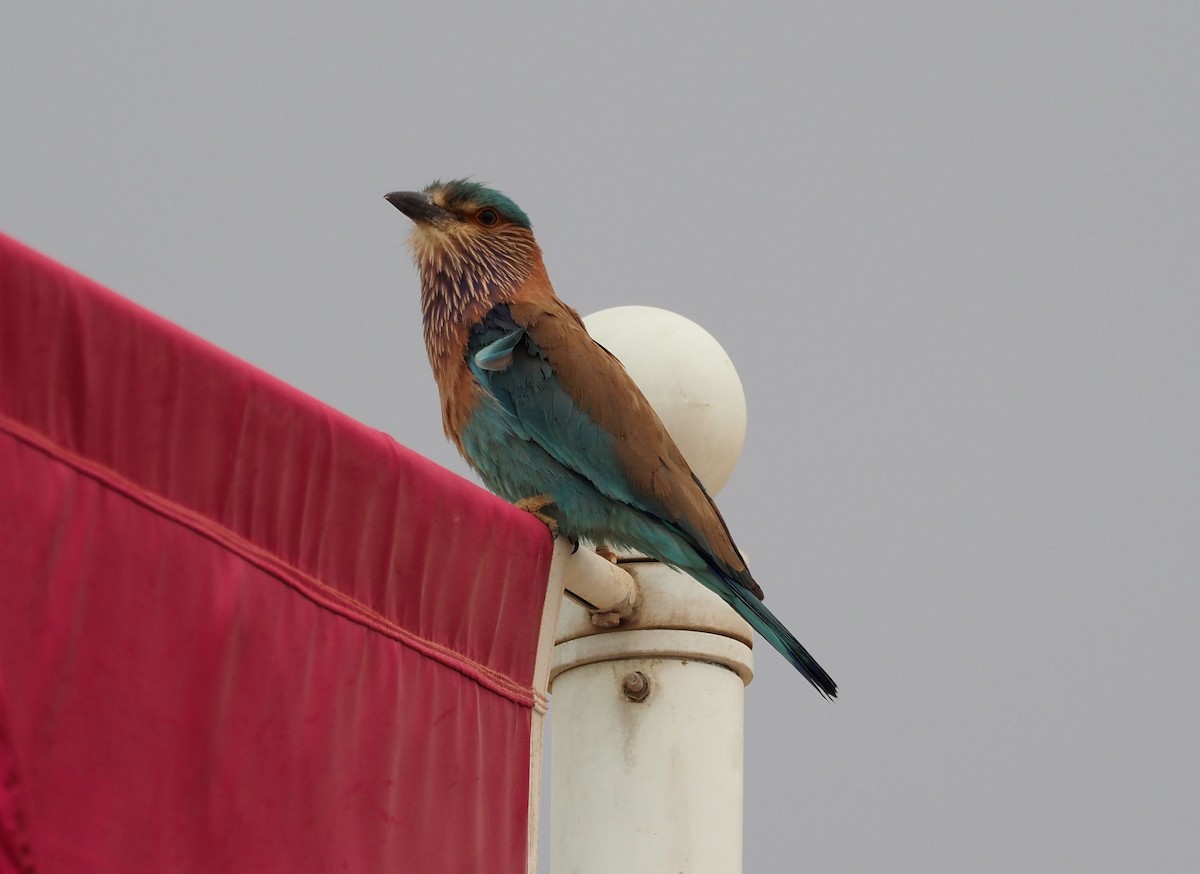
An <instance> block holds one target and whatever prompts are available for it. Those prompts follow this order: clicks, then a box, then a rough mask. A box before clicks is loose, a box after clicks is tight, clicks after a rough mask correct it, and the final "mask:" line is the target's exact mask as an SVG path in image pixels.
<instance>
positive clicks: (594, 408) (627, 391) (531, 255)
mask: <svg viewBox="0 0 1200 874" xmlns="http://www.w3.org/2000/svg"><path fill="white" fill-rule="evenodd" d="M386 198H387V200H388V201H389V202H390V203H391V204H392V205H393V206H395V207H396V208H397V209H398V210H400V211H401V212H402V213H404V214H405V215H406V216H408V217H409V218H410V219H412V221H413V225H414V227H413V231H412V235H411V237H410V240H409V242H410V245H411V247H412V252H413V258H414V260H415V262H416V266H417V270H418V271H419V272H420V275H421V316H422V322H423V328H424V337H425V348H426V351H427V352H428V355H429V361H430V363H431V364H432V365H433V374H434V378H435V379H436V381H437V385H438V391H439V394H440V396H441V405H442V424H443V426H444V428H445V431H446V435H447V436H448V437H449V438H450V439H451V440H452V441H454V443H455V445H456V446H457V447H458V450H459V452H461V453H462V455H463V457H464V458H465V459H466V460H467V462H468V463H469V464H470V465H471V467H473V468H474V469H475V470H476V471H477V472H478V473H479V476H480V477H481V478H482V480H483V482H484V483H485V484H486V485H487V486H488V488H490V489H491V490H492V491H494V492H495V493H496V494H498V495H500V496H501V497H502V498H504V499H505V500H508V501H510V502H512V503H515V504H516V505H517V506H519V507H521V508H522V509H525V510H528V511H530V512H533V513H534V514H535V515H537V516H538V517H539V518H540V519H542V520H543V521H544V522H546V523H547V524H548V525H549V526H550V528H551V530H552V531H556V532H557V533H559V534H561V535H563V536H565V537H568V538H570V539H571V540H572V541H573V542H575V543H576V544H578V543H579V541H580V540H588V541H590V542H592V543H594V544H596V545H598V546H599V545H603V546H607V547H615V548H621V547H625V548H630V549H634V550H636V551H638V552H640V553H642V554H644V555H646V556H649V557H650V558H653V559H656V560H658V561H660V562H662V563H663V564H666V565H669V566H671V567H674V568H678V569H680V570H682V571H684V572H685V573H687V574H689V575H690V576H692V577H693V578H694V579H696V580H698V581H699V582H700V583H702V584H703V585H704V586H706V587H708V588H709V589H711V590H712V591H713V592H715V593H716V594H717V595H719V596H720V597H721V598H722V599H723V600H724V601H725V602H726V603H727V604H729V605H730V606H731V607H732V608H733V609H734V610H736V611H737V612H738V614H739V615H741V616H742V618H744V619H745V620H746V621H747V622H749V623H750V625H751V626H752V627H753V628H754V630H755V631H757V632H758V633H759V634H760V635H762V637H763V638H765V639H766V640H767V641H768V642H769V643H770V644H771V645H772V646H773V647H775V649H777V650H779V652H780V653H782V654H783V656H784V658H786V659H787V660H788V661H789V662H790V663H791V664H792V665H794V666H795V667H796V669H797V670H799V671H800V673H801V674H803V675H804V677H805V679H807V680H808V682H810V683H811V684H812V685H813V686H815V687H816V688H817V689H818V690H819V691H820V692H822V693H823V694H824V695H826V696H828V697H831V698H832V697H834V696H835V695H836V694H837V685H836V684H835V683H834V681H833V679H832V678H831V677H830V676H829V674H827V673H826V672H825V670H824V669H823V668H822V667H821V666H820V665H819V664H817V662H816V659H814V658H813V657H812V656H811V655H809V654H808V651H807V650H806V649H805V648H804V647H803V646H801V644H800V642H799V641H798V640H796V638H795V637H794V636H793V635H792V633H791V632H790V631H788V630H787V628H785V627H784V625H783V623H782V622H780V621H779V620H778V619H777V618H776V617H775V615H774V614H773V613H771V611H770V610H768V609H767V608H766V606H765V605H764V604H763V601H762V597H763V592H762V589H761V588H760V587H759V585H758V583H756V582H755V581H754V578H753V577H752V576H751V575H750V571H749V570H748V569H747V567H746V563H745V561H744V560H743V558H742V555H741V553H740V552H739V551H738V548H737V546H735V545H734V542H733V538H732V537H731V536H730V534H729V529H728V527H726V525H725V521H724V519H722V518H721V514H720V512H719V511H718V510H717V507H716V505H715V504H714V503H713V501H712V499H711V498H710V497H709V495H708V493H707V492H706V491H705V489H704V486H703V484H702V483H701V482H700V481H699V480H698V479H697V478H696V477H695V475H694V474H693V473H692V471H691V468H689V467H688V463H687V461H685V460H684V458H683V455H682V453H680V451H679V449H678V447H677V446H676V445H675V442H674V441H673V440H672V439H671V437H670V435H669V434H668V433H667V429H666V428H665V427H664V426H663V423H662V422H661V421H660V420H659V418H658V416H657V415H656V414H655V412H654V410H653V409H651V407H650V404H649V403H648V402H647V401H646V399H645V397H644V396H643V395H642V393H641V391H639V390H638V387H637V386H636V385H635V384H634V382H633V380H632V379H631V378H630V377H629V375H628V374H627V373H626V372H625V369H624V368H623V367H622V366H621V363H620V362H619V361H618V360H617V359H616V358H615V357H614V356H613V355H612V354H610V353H609V352H608V350H606V349H605V348H604V347H603V346H601V345H600V344H599V343H597V342H596V341H595V340H593V339H592V338H591V337H590V336H589V335H588V332H587V329H586V328H585V327H584V325H583V321H582V320H581V319H580V317H579V314H578V313H576V312H575V310H573V309H571V307H569V306H567V305H566V304H565V303H563V302H562V301H561V300H559V298H558V296H557V295H556V294H555V293H554V288H553V286H551V284H550V278H549V276H548V275H547V273H546V268H545V266H544V264H543V263H542V253H541V249H540V248H539V247H538V244H537V242H536V241H535V240H534V236H533V231H532V228H531V225H530V222H529V217H528V216H526V215H525V213H524V212H522V211H521V209H520V207H518V206H517V205H516V204H515V203H513V201H512V200H510V199H509V198H508V197H506V196H504V195H503V194H501V193H500V192H498V191H495V190H494V189H491V188H488V187H485V186H484V185H481V184H479V183H477V182H472V181H469V180H463V179H459V180H453V181H450V182H434V183H433V184H432V185H430V186H428V187H427V188H425V189H424V190H423V191H420V192H413V191H397V192H393V193H391V194H388V195H386Z"/></svg>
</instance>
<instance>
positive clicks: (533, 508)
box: [516, 495, 579, 555]
mask: <svg viewBox="0 0 1200 874" xmlns="http://www.w3.org/2000/svg"><path fill="white" fill-rule="evenodd" d="M553 504H554V498H552V497H550V496H549V495H533V496H532V497H529V498H522V499H521V500H519V501H517V503H516V508H517V509H518V510H524V511H525V512H526V513H528V514H529V515H530V516H532V517H533V518H535V519H537V520H538V521H540V522H541V523H542V524H543V525H545V526H546V527H547V528H549V529H550V536H551V537H553V538H556V539H557V538H558V537H559V530H558V520H557V519H555V518H554V517H553V516H551V515H550V514H548V513H543V512H542V510H544V509H545V508H546V507H549V506H552V505H553ZM569 539H570V538H568V540H569ZM570 542H571V554H572V555H574V554H575V551H576V550H577V549H579V541H578V540H571V541H570Z"/></svg>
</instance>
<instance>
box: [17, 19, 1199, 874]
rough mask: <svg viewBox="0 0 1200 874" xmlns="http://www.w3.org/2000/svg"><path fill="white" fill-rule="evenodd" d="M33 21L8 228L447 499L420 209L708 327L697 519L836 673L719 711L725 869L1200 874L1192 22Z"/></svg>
mask: <svg viewBox="0 0 1200 874" xmlns="http://www.w3.org/2000/svg"><path fill="white" fill-rule="evenodd" d="M582 7H583V4H567V3H544V4H541V8H534V7H526V6H521V7H518V8H513V7H511V6H510V5H508V4H504V5H503V6H502V5H500V4H496V5H494V6H485V5H483V4H479V5H476V6H474V7H473V8H470V9H468V8H467V7H462V8H457V7H452V6H451V4H445V3H443V4H429V5H422V6H416V5H413V4H405V3H396V2H393V3H375V4H368V5H365V6H360V7H356V8H350V7H348V6H346V5H343V4H336V5H335V4H327V3H293V4H282V3H278V4H268V3H244V2H239V3H215V2H214V3H200V4H165V3H159V2H143V3H121V2H114V3H90V2H89V3H83V2H55V3H21V4H8V5H7V6H6V7H5V9H4V12H3V13H2V15H0V83H2V84H0V230H3V231H5V232H7V233H9V234H11V235H13V236H16V237H18V238H19V239H22V240H23V241H25V242H26V243H29V244H30V245H33V246H34V247H36V248H39V249H41V250H43V251H45V252H46V253H48V254H50V255H51V256H53V257H55V258H57V259H59V260H61V261H64V262H65V263H67V264H69V265H71V266H73V267H75V268H76V269H78V270H80V271H82V272H84V273H86V274H88V275H90V276H92V277H93V278H95V279H98V280H100V281H101V282H103V283H105V284H107V285H108V286H110V287H112V288H113V289H115V290H117V291H119V292H121V293H122V294H124V295H126V296H128V297H130V298H132V299H134V300H136V301H138V302H140V303H142V304H144V305H146V306H148V307H150V308H151V309H153V310H155V311H157V312H159V313H161V314H163V315H164V316H166V317H168V318H170V319H172V320H174V321H176V322H178V323H180V324H181V325H183V326H185V327H186V328H188V329H190V330H191V331H193V332H195V333H197V334H199V335H201V336H203V337H205V338H207V339H209V340H211V341H213V342H215V343H217V344H218V345H220V346H223V347H225V348H226V349H228V350H230V351H232V352H233V353H235V354H237V355H239V356H241V357H243V358H245V359H248V360H249V361H251V362H252V363H254V364H256V365H258V366H260V367H262V368H264V369H265V370H267V371H270V372H271V373H274V374H276V375H277V376H279V377H281V378H283V379H284V380H286V381H288V382H290V383H292V384H294V385H296V386H298V387H299V388H301V389H302V390H304V391H306V392H308V393H310V394H313V395H315V396H316V397H318V398H320V399H322V400H324V401H326V402H328V403H330V404H332V405H333V406H335V407H337V408H338V409H340V410H342V411H344V412H346V413H348V414H349V415H351V416H353V417H355V418H357V419H359V420H361V421H363V422H366V423H367V424H369V425H372V426H374V427H376V428H379V429H381V430H383V431H386V432H387V433H389V434H391V435H393V436H394V437H395V438H396V440H398V441H400V442H401V443H404V444H406V445H408V446H410V447H412V448H413V449H415V450H417V451H418V452H421V453H423V454H424V455H426V456H428V457H430V458H433V459H435V460H436V461H438V462H440V463H442V464H444V465H446V466H448V467H450V468H452V469H454V470H457V471H460V472H463V473H464V474H466V475H469V474H467V470H466V467H465V465H464V464H462V463H461V462H460V461H459V460H458V459H457V457H456V455H455V454H454V452H453V450H452V448H451V447H450V446H449V445H448V444H447V443H446V442H445V441H444V439H443V437H442V433H441V424H440V420H439V412H438V405H437V400H436V394H435V389H434V385H433V381H432V378H431V376H430V374H429V371H428V364H427V362H426V358H425V353H424V349H423V347H422V344H421V335H420V327H419V317H418V307H417V287H418V286H417V276H416V273H415V271H414V269H413V267H412V265H411V263H410V260H409V256H408V253H407V251H406V249H405V247H404V245H403V241H404V238H405V235H406V234H407V232H408V227H409V225H408V222H407V220H406V219H404V217H403V216H401V215H400V214H398V213H397V212H396V211H395V210H394V209H393V208H392V207H391V206H389V205H388V204H387V203H386V202H384V200H383V199H382V195H383V194H384V193H385V192H387V191H392V190H395V189H408V188H417V187H420V186H423V185H424V184H426V183H428V182H429V181H431V180H432V179H434V178H435V177H452V176H460V175H467V174H474V175H475V176H476V178H478V179H480V180H483V181H490V182H492V183H494V184H496V185H497V186H498V187H500V188H501V189H502V190H504V191H505V192H507V193H508V194H510V195H511V196H512V197H513V198H514V199H515V200H516V201H517V203H519V204H520V205H521V206H522V207H523V208H524V209H525V210H526V211H527V212H528V213H529V215H530V216H531V218H532V219H533V223H534V228H535V231H536V232H537V235H538V238H539V241H540V242H541V244H542V247H543V249H544V251H545V256H546V262H547V265H548V267H549V269H550V274H551V277H552V278H553V280H554V282H555V285H556V287H557V289H558V291H559V293H560V295H561V296H562V297H563V298H564V299H566V300H567V301H568V302H569V303H571V304H573V305H574V306H576V307H577V308H578V309H579V310H580V311H581V312H584V313H588V312H593V311H595V310H599V309H603V308H606V307H610V306H615V305H620V304H648V305H654V306H660V307H664V308H668V309H672V310H675V311H677V312H680V313H682V314H684V315H686V316H688V317H689V318H691V319H693V320H694V321H696V322H699V323H700V324H701V325H703V326H705V327H706V328H708V329H709V331H710V332H712V333H713V334H714V335H715V336H716V337H717V338H718V339H719V340H720V341H721V343H722V344H723V345H724V346H725V348H726V350H727V351H728V352H729V354H730V356H731V357H732V359H733V361H734V362H735V364H736V365H737V367H738V369H739V372H740V374H741V378H742V381H743V383H744V384H745V387H746V392H747V398H748V405H749V431H748V435H747V441H746V450H745V454H744V455H743V457H742V461H741V463H740V465H739V467H738V469H737V471H736V472H735V473H734V476H733V480H732V481H731V483H730V484H729V486H728V487H727V488H726V490H725V491H724V492H723V493H722V495H721V500H720V504H721V507H722V510H723V512H724V515H725V517H726V519H727V520H728V522H729V524H730V526H731V528H732V530H733V532H734V535H735V537H736V538H737V540H738V541H739V543H740V544H741V545H742V547H743V548H744V549H745V550H746V552H747V553H748V554H749V555H750V556H752V558H753V561H752V567H753V569H754V573H755V576H756V577H757V578H758V579H759V581H760V582H761V583H762V584H763V587H764V588H765V589H766V591H767V594H768V597H769V603H770V604H771V606H772V608H773V609H774V610H775V611H776V612H777V613H778V614H779V616H780V617H782V618H783V619H784V620H785V621H786V622H787V623H788V624H789V625H790V626H791V627H792V628H793V629H794V630H795V631H796V633H797V635H798V637H799V638H800V639H801V640H802V641H804V642H805V643H806V644H807V645H808V646H809V648H810V649H811V650H812V651H813V652H814V653H815V654H816V655H817V657H818V658H819V659H820V661H821V662H822V663H823V664H824V665H825V666H826V667H827V668H828V669H829V671H830V673H832V674H833V676H834V677H835V678H836V679H837V681H838V682H839V684H840V688H841V698H840V700H839V701H838V702H837V703H835V704H829V703H826V702H824V701H822V700H821V699H820V697H819V696H817V695H816V694H815V693H814V692H813V691H812V689H810V688H809V687H808V686H807V684H805V683H804V682H803V681H802V680H801V679H800V677H798V676H797V675H796V674H795V672H794V671H793V670H792V669H791V668H790V667H788V666H787V665H786V663H785V662H784V661H783V660H782V659H781V658H779V657H777V656H776V655H775V654H774V653H773V652H772V651H771V650H770V649H769V648H768V647H765V646H760V647H758V648H757V649H756V654H757V670H758V673H757V677H756V679H755V681H754V682H753V684H752V685H751V686H750V687H749V689H748V690H747V750H746V755H747V773H746V828H745V836H746V850H745V861H746V870H747V871H758V872H766V871H827V872H864V871H882V870H887V871H899V872H962V871H972V872H984V871H988V872H990V871H996V872H1003V871H1017V870H1020V871H1046V872H1056V871H1093V872H1096V871H1112V872H1124V871H1156V872H1159V871H1194V870H1197V866H1198V865H1200V828H1198V827H1197V814H1198V812H1200V764H1198V762H1200V756H1198V754H1197V749H1196V747H1197V741H1196V739H1197V733H1198V731H1200V668H1198V667H1197V662H1198V660H1200V647H1198V646H1197V641H1196V627H1197V622H1198V620H1200V589H1198V587H1197V583H1198V581H1200V453H1198V451H1197V429H1198V426H1200V413H1198V403H1197V379H1198V377H1200V350H1198V347H1200V293H1198V292H1200V287H1198V283H1197V279H1198V278H1200V276H1198V270H1197V261H1196V248H1197V242H1198V240H1200V235H1198V232H1200V221H1198V216H1200V87H1198V83H1200V63H1198V59H1197V51H1198V50H1197V45H1198V44H1200V40H1198V31H1200V26H1198V19H1197V16H1196V11H1195V6H1194V4H1191V3H1182V2H1181V3H1175V4H1153V3H1149V4H1133V3H1078V4H1064V3H1044V2H1036V3H1034V2H1027V3H1005V4H948V3H947V4H935V3H912V4H875V5H874V7H873V8H863V7H856V8H848V7H846V6H843V5H841V4H803V5H796V4H779V3H777V4H762V5H759V6H757V7H755V8H754V9H753V10H747V9H738V10H735V9H734V7H733V4H729V5H728V6H717V5H708V6H703V7H702V6H701V5H699V4H690V3H689V4H674V5H660V4H653V5H651V4H628V5H624V6H617V5H608V6H606V7H605V9H604V10H603V11H601V10H599V9H592V10H585V9H583V8H582Z"/></svg>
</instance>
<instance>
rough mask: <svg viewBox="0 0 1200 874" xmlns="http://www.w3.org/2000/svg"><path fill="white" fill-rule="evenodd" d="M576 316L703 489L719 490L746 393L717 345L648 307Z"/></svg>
mask: <svg viewBox="0 0 1200 874" xmlns="http://www.w3.org/2000/svg"><path fill="white" fill-rule="evenodd" d="M583 321H584V323H585V324H586V325H587V329H588V333H590V334H591V335H592V337H594V338H595V340H596V342H598V343H599V344H600V345H601V346H603V347H604V348H605V349H607V350H608V351H609V352H611V353H612V354H613V355H615V356H617V358H619V359H620V361H621V363H622V364H623V365H625V370H626V371H628V372H629V375H630V376H631V377H633V381H634V382H636V383H637V385H638V388H640V389H641V390H642V394H644V395H645V396H646V400H648V401H649V402H650V405H651V406H652V407H654V411H655V412H656V413H658V416H659V418H660V419H662V421H663V424H664V425H666V426H667V431H669V432H670V434H671V437H672V438H674V440H675V443H676V444H677V445H678V446H679V449H680V450H681V451H682V452H683V455H684V458H686V459H687V462H688V464H689V465H690V466H691V468H692V471H693V472H694V473H695V474H696V476H697V477H699V479H700V482H702V483H704V488H706V489H707V490H708V493H709V494H710V495H715V494H716V493H717V492H719V491H720V490H721V489H722V488H723V487H724V486H725V483H727V482H728V481H729V476H730V474H732V473H733V468H734V466H736V465H737V461H738V457H739V456H740V455H741V453H742V444H743V443H745V440H746V394H745V392H744V391H742V381H741V380H740V379H738V375H737V370H735V369H734V366H733V362H732V361H730V360H729V356H728V355H726V354H725V350H724V349H722V348H721V344H720V343H718V342H717V341H716V340H714V339H713V336H712V335H711V334H710V333H708V331H706V330H704V329H703V328H701V327H700V326H699V325H697V324H696V323H695V322H693V321H691V320H689V319H685V318H684V317H683V316H681V315H679V314H677V313H672V312H669V311H667V310H660V309H657V308H656V307H641V306H627V307H613V308H612V309H607V310H601V311H600V312H598V313H592V314H591V315H590V316H587V317H585V318H584V320H583Z"/></svg>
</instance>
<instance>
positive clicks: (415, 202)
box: [383, 191, 452, 222]
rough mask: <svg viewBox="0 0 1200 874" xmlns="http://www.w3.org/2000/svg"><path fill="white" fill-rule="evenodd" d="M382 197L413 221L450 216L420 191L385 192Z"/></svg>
mask: <svg viewBox="0 0 1200 874" xmlns="http://www.w3.org/2000/svg"><path fill="white" fill-rule="evenodd" d="M383 199H384V200H386V201H387V202H388V203H390V204H391V205H392V206H394V207H396V209H398V210H400V212H402V213H404V214H405V215H406V216H408V217H409V218H410V219H412V220H413V221H414V222H436V221H446V220H447V219H450V218H452V216H451V215H450V213H448V212H446V210H444V209H442V208H441V207H440V206H438V205H437V204H436V203H434V202H433V201H432V200H431V199H430V198H429V195H428V194H424V193H422V192H420V191H393V192H392V193H391V194H385V195H384V196H383Z"/></svg>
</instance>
